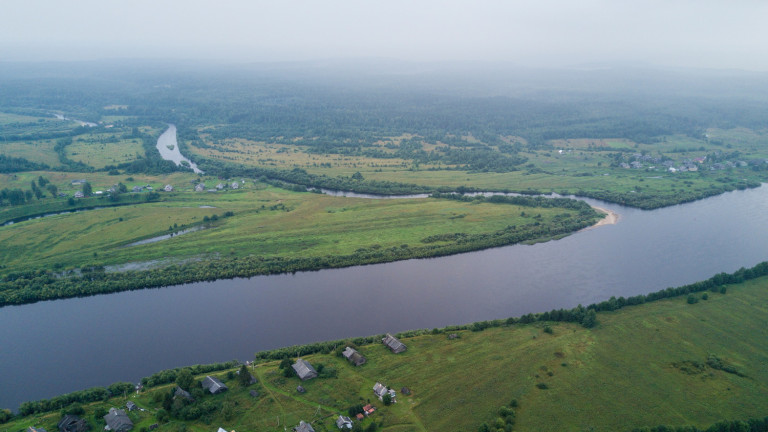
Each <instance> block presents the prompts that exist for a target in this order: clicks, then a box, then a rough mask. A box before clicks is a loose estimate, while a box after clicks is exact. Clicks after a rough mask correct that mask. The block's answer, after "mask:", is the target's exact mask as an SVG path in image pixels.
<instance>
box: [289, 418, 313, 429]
mask: <svg viewBox="0 0 768 432" xmlns="http://www.w3.org/2000/svg"><path fill="white" fill-rule="evenodd" d="M293 430H294V431H295V432H315V430H314V429H312V425H310V424H309V423H305V422H304V420H302V421H300V422H299V425H298V426H296V427H295V428H293Z"/></svg>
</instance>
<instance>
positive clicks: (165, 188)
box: [163, 184, 173, 192]
mask: <svg viewBox="0 0 768 432" xmlns="http://www.w3.org/2000/svg"><path fill="white" fill-rule="evenodd" d="M163 190H164V191H166V192H173V186H171V185H169V184H167V185H165V187H164V188H163Z"/></svg>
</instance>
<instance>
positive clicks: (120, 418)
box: [104, 408, 133, 432]
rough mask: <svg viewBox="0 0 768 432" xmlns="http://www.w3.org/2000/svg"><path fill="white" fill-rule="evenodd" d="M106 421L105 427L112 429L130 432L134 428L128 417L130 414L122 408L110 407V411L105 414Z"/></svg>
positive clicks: (118, 431)
mask: <svg viewBox="0 0 768 432" xmlns="http://www.w3.org/2000/svg"><path fill="white" fill-rule="evenodd" d="M104 421H105V422H107V427H106V428H105V429H107V430H110V431H114V432H128V431H129V430H131V429H133V422H132V421H131V419H130V418H128V414H126V413H125V411H123V410H121V409H117V408H110V409H109V413H108V414H107V415H105V416H104Z"/></svg>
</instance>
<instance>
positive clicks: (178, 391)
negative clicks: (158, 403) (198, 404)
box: [173, 386, 195, 402]
mask: <svg viewBox="0 0 768 432" xmlns="http://www.w3.org/2000/svg"><path fill="white" fill-rule="evenodd" d="M173 398H174V399H176V398H184V399H186V400H188V401H190V402H194V401H195V398H193V397H192V395H191V394H190V393H189V392H188V391H186V390H184V389H183V388H181V387H178V386H177V387H176V391H174V392H173Z"/></svg>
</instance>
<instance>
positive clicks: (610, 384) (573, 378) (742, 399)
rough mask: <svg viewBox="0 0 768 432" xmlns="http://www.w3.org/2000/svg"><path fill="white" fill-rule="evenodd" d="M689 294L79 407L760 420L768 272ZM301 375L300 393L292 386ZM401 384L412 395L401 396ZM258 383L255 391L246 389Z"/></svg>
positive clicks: (253, 418) (525, 426) (407, 424)
mask: <svg viewBox="0 0 768 432" xmlns="http://www.w3.org/2000/svg"><path fill="white" fill-rule="evenodd" d="M723 288H724V289H723ZM705 294H706V295H705ZM693 296H694V297H695V299H696V300H698V301H696V302H693V301H691V300H689V297H686V296H678V297H674V298H669V299H665V300H659V301H655V302H651V303H646V304H642V305H638V306H633V307H625V308H623V309H621V310H618V311H614V312H600V313H598V315H597V318H598V325H597V326H595V327H593V328H591V329H587V328H584V327H582V326H579V325H577V324H571V323H556V322H537V323H532V324H515V325H512V326H502V327H496V328H488V329H485V330H484V331H474V332H473V331H469V330H451V329H444V330H437V331H434V332H420V333H419V335H418V336H414V337H407V336H406V337H404V338H403V342H405V343H406V344H407V346H408V350H407V351H406V352H405V353H402V354H397V355H395V354H392V353H390V352H389V351H388V350H387V349H386V348H385V347H384V346H382V345H381V344H378V343H373V344H370V345H365V344H361V345H359V346H358V347H357V348H358V350H359V351H360V352H361V353H362V354H363V355H365V356H366V357H367V359H368V361H367V363H366V364H364V365H363V366H361V367H357V368H355V367H353V366H351V365H350V364H348V363H347V362H346V361H345V360H344V359H343V358H341V357H339V356H338V350H340V349H343V348H344V346H345V345H346V344H345V343H343V342H341V343H340V344H339V345H338V347H337V349H336V350H334V351H331V352H328V353H327V354H323V353H318V354H312V355H306V356H304V357H303V358H305V359H306V360H308V361H310V362H311V363H312V364H313V365H315V367H319V365H321V364H322V365H323V367H322V372H321V376H320V377H318V378H316V379H313V380H310V381H305V382H301V381H299V379H298V378H296V377H294V376H289V377H285V376H283V373H282V371H281V370H280V369H279V362H277V361H267V362H262V363H257V364H255V366H254V367H252V368H251V369H250V372H252V373H253V374H254V376H255V377H256V378H257V379H258V383H256V384H250V385H242V384H240V383H239V382H238V379H237V376H236V375H234V374H233V373H232V372H234V370H235V369H233V370H231V371H229V372H227V371H222V372H216V373H214V375H216V376H219V377H221V378H222V379H223V380H224V381H225V382H226V383H227V385H228V386H230V390H229V391H228V392H225V393H224V394H221V395H216V396H210V395H204V394H203V393H202V392H201V391H199V390H192V391H193V394H195V395H196V396H197V397H198V401H197V402H196V403H195V404H194V405H192V406H197V407H198V409H199V410H202V411H200V412H198V414H197V415H198V417H197V418H196V419H195V420H193V419H190V420H181V419H179V418H178V417H177V418H173V417H172V418H170V419H165V418H166V417H165V415H166V414H162V413H160V412H159V410H160V408H161V407H162V405H163V402H162V401H163V399H164V398H165V396H164V395H165V394H166V393H167V392H169V391H170V390H171V389H172V388H173V386H172V385H162V386H159V387H154V388H151V389H146V390H145V391H143V392H142V393H140V394H139V395H136V394H132V393H129V394H127V395H122V396H120V397H116V398H112V399H109V400H107V401H104V402H96V403H92V404H88V405H86V406H85V407H84V410H85V413H86V414H85V418H86V419H88V420H89V422H90V423H92V425H93V426H94V427H95V428H100V427H102V426H103V422H100V420H98V419H97V420H94V419H93V417H92V414H93V413H94V412H96V411H98V410H102V409H107V408H109V407H111V406H120V405H124V404H125V402H126V401H128V400H130V401H133V402H135V403H137V404H138V405H139V406H140V407H142V408H145V409H146V411H142V412H136V413H131V414H130V416H131V417H132V419H133V420H134V423H136V429H135V430H141V429H142V428H147V427H149V425H151V424H153V423H157V422H158V419H157V417H158V415H159V416H160V417H161V418H163V419H164V420H163V421H159V423H160V426H159V430H160V431H171V432H177V431H184V430H187V431H196V432H198V431H199V432H209V431H210V430H212V429H216V428H217V427H220V426H221V427H224V428H225V429H227V430H233V429H234V430H238V431H256V430H258V431H272V430H274V431H277V430H283V427H284V426H288V427H293V426H295V425H296V424H298V422H299V421H300V420H304V421H311V422H312V424H313V427H314V428H315V430H317V431H331V430H336V429H335V424H333V421H334V418H335V417H336V416H338V415H339V414H344V415H346V413H347V409H348V408H349V407H352V406H355V405H357V404H366V403H368V402H369V401H370V402H372V403H374V405H376V406H377V408H378V411H377V412H376V413H374V414H373V415H372V416H371V417H370V418H369V419H366V420H365V421H364V422H363V425H364V426H366V427H368V426H369V425H370V424H371V423H373V422H375V423H376V424H377V427H378V430H385V431H412V430H423V431H427V430H453V431H475V430H478V429H479V428H480V426H481V425H482V424H483V423H486V424H488V425H491V426H493V425H494V424H495V423H496V422H497V419H498V418H499V409H500V407H502V406H509V405H510V401H512V400H514V401H515V404H516V405H517V406H516V407H514V408H512V409H513V410H514V412H515V416H514V418H515V422H514V423H515V424H514V428H513V430H515V431H584V430H594V431H628V430H631V429H633V428H640V427H645V426H656V425H660V424H665V425H671V426H681V425H692V426H696V427H699V428H703V427H707V426H709V425H711V424H714V423H716V422H718V421H720V420H723V419H747V418H758V417H759V418H762V416H765V415H766V411H765V404H764V403H763V400H764V396H765V394H768V369H766V368H765V364H766V359H767V358H768V357H767V356H768V352H766V348H765V346H764V345H765V343H764V342H765V340H766V338H768V330H767V329H766V327H765V325H763V323H764V322H765V315H766V313H768V278H766V277H760V278H757V279H753V280H750V281H747V282H744V283H740V284H737V285H728V286H721V287H718V289H717V291H716V292H713V291H705V292H698V293H695V294H693ZM453 334H455V335H457V337H452V336H450V335H453ZM350 343H351V342H350ZM202 377H204V375H199V376H197V377H196V379H200V378H202ZM375 382H382V383H384V384H386V385H388V386H390V387H392V388H394V389H396V390H398V396H397V403H396V404H394V405H391V406H385V405H384V404H383V403H382V402H380V401H379V400H378V399H375V397H374V396H373V393H372V390H371V389H372V386H373V384H374V383H375ZM300 384H301V385H302V386H303V387H304V388H305V389H306V393H303V394H300V393H297V391H296V386H298V385H300ZM197 386H199V384H194V385H193V386H192V388H193V389H196V388H198V387H197ZM402 387H407V388H409V389H410V390H411V394H410V395H404V394H402V393H400V389H401V388H402ZM252 390H253V391H256V392H257V393H258V396H256V397H252V396H251V395H249V392H250V391H252ZM181 405H183V404H181ZM181 405H180V406H175V405H173V404H171V405H170V406H169V407H167V408H166V411H167V412H171V413H173V412H176V413H178V415H182V414H181V412H182V411H181V408H183V406H181ZM206 407H207V408H206ZM206 410H207V411H206ZM203 411H204V412H203ZM184 412H185V413H186V414H183V415H187V416H190V415H192V414H190V413H189V411H184ZM201 412H203V413H202V414H201ZM59 418H60V413H59V412H58V411H57V412H53V413H48V414H36V415H32V416H28V417H23V418H17V419H14V420H13V421H12V422H10V423H8V424H6V425H3V426H2V428H3V429H8V430H20V429H22V428H24V427H27V426H42V427H45V428H46V429H47V430H55V424H56V422H57V421H58V419H59ZM502 423H504V421H503V420H502ZM491 430H493V429H491Z"/></svg>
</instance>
